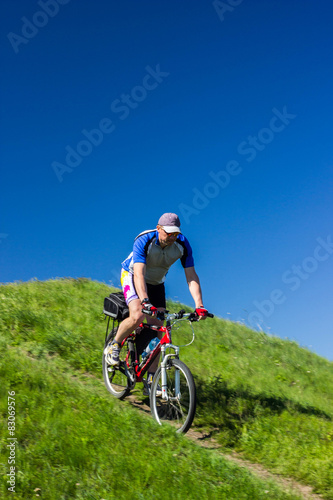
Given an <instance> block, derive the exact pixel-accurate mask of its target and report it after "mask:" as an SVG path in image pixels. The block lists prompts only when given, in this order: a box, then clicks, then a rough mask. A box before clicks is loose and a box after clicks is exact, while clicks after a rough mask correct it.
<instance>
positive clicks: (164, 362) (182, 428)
mask: <svg viewBox="0 0 333 500" xmlns="http://www.w3.org/2000/svg"><path fill="white" fill-rule="evenodd" d="M207 316H208V317H210V318H213V317H214V315H213V314H211V313H208V315H207ZM156 317H157V318H158V319H159V320H161V321H163V322H164V321H165V322H166V325H165V326H155V325H148V324H146V323H141V324H140V326H139V327H138V328H137V329H136V330H135V331H134V332H133V333H131V334H130V335H129V336H128V337H127V338H126V339H124V340H123V342H122V344H121V346H122V349H121V351H120V358H119V359H120V364H119V366H110V365H108V364H107V362H106V361H105V356H104V354H103V378H104V383H105V385H106V388H107V390H108V391H109V392H110V393H111V394H112V395H113V396H115V397H116V398H119V399H124V398H125V397H126V396H127V395H128V394H129V393H130V392H131V391H132V390H133V389H134V387H135V384H136V383H137V382H143V383H144V385H145V387H146V389H147V390H148V384H147V380H146V379H145V378H144V375H145V374H146V373H147V371H148V368H149V367H150V365H151V364H152V362H153V361H154V360H155V359H156V357H157V356H160V355H161V362H160V366H159V367H158V369H157V370H156V373H155V376H154V378H153V382H152V385H151V390H150V396H149V399H150V409H151V412H152V415H153V417H154V419H155V420H156V421H157V422H158V423H159V424H160V425H162V424H164V423H171V424H172V425H173V426H174V427H175V428H176V432H178V433H185V432H187V431H188V430H189V428H190V427H191V425H192V422H193V419H194V415H195V409H196V388H195V383H194V379H193V375H192V373H191V371H190V369H189V368H188V367H187V366H186V365H185V363H183V362H182V361H180V359H179V346H177V345H174V344H173V343H172V340H171V332H172V328H174V326H175V324H176V323H178V322H179V321H184V320H187V321H188V322H189V324H190V326H191V329H192V341H191V342H190V343H189V344H186V345H190V344H192V342H193V341H194V338H195V335H194V329H193V322H195V321H197V320H198V316H197V315H196V313H186V312H185V311H184V310H183V309H182V310H181V311H179V312H178V313H172V314H169V312H168V311H165V313H163V312H162V313H161V312H158V313H157V316H156ZM116 332H117V328H113V329H112V330H111V331H110V333H108V327H107V333H106V339H105V345H104V348H105V347H106V346H108V345H109V344H110V343H111V342H112V340H113V339H114V337H115V335H116ZM158 334H160V335H159V336H162V338H161V339H160V341H159V343H158V344H157V345H156V347H155V348H154V349H153V350H152V351H151V352H150V353H149V355H148V356H147V357H146V358H145V359H143V360H142V359H141V354H142V351H143V349H144V347H145V345H146V344H147V343H149V341H150V340H151V339H152V338H154V337H157V336H158ZM103 352H104V350H103ZM161 392H162V395H160V393H161Z"/></svg>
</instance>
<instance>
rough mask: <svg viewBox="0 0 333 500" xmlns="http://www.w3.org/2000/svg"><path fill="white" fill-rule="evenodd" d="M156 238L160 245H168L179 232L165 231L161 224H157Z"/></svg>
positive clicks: (171, 243)
mask: <svg viewBox="0 0 333 500" xmlns="http://www.w3.org/2000/svg"><path fill="white" fill-rule="evenodd" d="M157 231H158V240H159V242H160V245H161V247H162V248H163V247H169V246H170V245H173V243H174V242H175V241H176V239H177V236H178V234H179V233H167V232H166V231H164V229H163V227H162V226H157Z"/></svg>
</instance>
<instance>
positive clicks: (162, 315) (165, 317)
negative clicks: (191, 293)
mask: <svg viewBox="0 0 333 500" xmlns="http://www.w3.org/2000/svg"><path fill="white" fill-rule="evenodd" d="M142 312H144V313H145V314H147V315H148V316H153V314H154V313H153V312H152V311H148V310H146V309H142ZM206 316H207V317H208V318H214V314H212V313H209V312H207V315H206ZM200 317H201V316H198V315H197V314H196V313H195V312H191V313H187V312H186V311H185V310H184V309H181V310H180V311H179V312H177V313H172V314H169V311H165V312H163V311H157V313H156V318H157V319H159V320H160V321H172V320H177V319H186V318H187V319H188V320H189V321H198V320H199V318H200Z"/></svg>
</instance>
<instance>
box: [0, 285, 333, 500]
mask: <svg viewBox="0 0 333 500" xmlns="http://www.w3.org/2000/svg"><path fill="white" fill-rule="evenodd" d="M109 293H110V288H109V287H108V286H106V285H104V284H101V283H97V282H93V281H90V280H86V279H79V280H72V279H58V280H52V281H48V282H38V281H33V282H29V283H20V284H12V285H3V286H1V287H0V332H1V337H0V356H1V358H2V362H1V368H0V376H1V379H4V378H5V380H6V384H5V385H4V386H3V387H2V394H1V395H2V396H3V395H4V396H5V398H6V391H7V390H15V391H16V392H17V396H16V397H17V419H18V420H17V429H18V434H17V437H18V440H19V444H18V448H17V455H18V464H19V469H20V471H21V472H20V473H19V475H18V476H17V488H16V489H17V491H19V492H20V493H19V494H20V495H21V496H20V497H17V498H32V497H33V496H34V495H35V494H36V493H33V490H34V489H35V488H41V490H42V492H41V497H43V498H50V499H53V498H56V499H62V498H66V499H67V498H78V499H81V498H87V499H88V498H89V499H90V498H91V499H95V498H96V499H101V498H105V499H113V498H120V499H121V498H138V499H140V498H143V499H145V500H146V499H150V498H152V499H153V498H159V499H160V498H161V499H162V498H169V497H170V492H172V496H173V497H174V498H183V497H186V498H191V499H192V498H212V499H214V498H217V499H220V498H222V499H223V498H228V499H233V498H235V499H241V498H249V499H256V498H276V499H279V498H283V499H287V498H296V497H294V496H288V494H287V493H286V492H284V493H281V492H280V490H278V489H277V487H275V486H273V485H272V484H269V485H267V484H265V483H263V482H262V481H260V480H259V479H257V478H253V477H252V476H251V475H249V473H248V472H246V471H245V470H243V469H239V468H238V467H236V466H235V465H230V463H229V462H226V461H225V460H224V459H223V458H222V457H221V456H220V455H219V454H218V453H217V452H214V451H211V450H203V449H201V448H200V447H198V446H196V445H195V444H193V443H189V442H188V440H187V439H186V438H184V437H183V436H175V435H174V433H173V432H172V430H171V429H164V428H160V427H159V426H157V425H156V424H155V423H154V422H153V420H152V419H151V417H148V418H147V417H146V416H145V415H143V414H142V412H137V411H136V410H135V409H133V408H131V407H130V405H128V404H126V402H120V401H118V400H115V399H114V398H112V397H111V396H110V395H109V394H108V393H107V391H106V389H104V386H103V384H102V382H101V380H102V376H101V351H102V345H103V340H104V335H105V327H106V323H105V321H104V319H103V315H102V314H101V311H102V305H103V299H104V296H106V295H108V294H109ZM168 306H169V308H170V309H171V310H175V309H178V308H179V304H171V303H169V305H168ZM195 333H196V339H195V342H194V343H193V344H192V345H191V346H189V347H186V348H182V349H181V359H182V360H183V361H184V362H185V363H186V364H187V365H188V366H189V367H190V369H191V371H192V373H193V374H194V376H195V379H196V385H197V390H198V408H197V414H196V418H195V421H194V426H197V427H199V428H204V429H205V430H207V431H209V432H214V434H215V436H214V437H215V438H216V439H217V440H218V441H219V442H220V444H221V445H222V446H223V448H224V449H226V450H230V449H233V450H236V451H238V452H240V453H241V454H243V456H244V457H246V458H248V459H250V460H252V461H254V462H259V463H262V464H263V465H265V466H266V467H268V468H269V469H270V470H271V471H273V472H276V473H279V474H281V475H285V476H287V477H293V478H295V479H297V480H299V481H301V482H303V483H304V484H309V485H311V486H313V487H314V489H315V491H316V492H318V493H321V494H322V495H323V497H324V498H327V499H332V498H333V487H332V485H333V425H332V417H333V364H332V363H330V362H329V361H327V360H325V359H324V358H321V357H319V356H317V355H315V354H314V353H311V352H310V351H308V350H306V349H302V348H300V347H299V346H298V345H297V344H296V343H295V342H290V341H286V340H281V339H280V338H276V337H271V336H267V335H265V334H262V333H257V332H254V331H252V330H250V329H248V328H246V327H244V326H241V325H237V324H233V323H231V322H229V321H224V320H220V319H214V320H206V321H205V322H200V323H198V324H196V325H195ZM190 339H191V334H190V330H189V329H188V326H185V327H183V326H182V327H181V328H180V329H179V330H177V331H176V332H175V333H174V338H173V340H174V341H176V342H178V341H179V343H180V344H184V343H186V342H185V341H189V340H190ZM83 373H86V374H89V375H91V376H90V377H84V378H82V374H83ZM5 398H3V397H2V398H1V413H2V415H3V416H5V415H6V400H5ZM5 423H6V422H5ZM2 430H3V434H4V436H6V432H8V431H7V429H6V428H5V427H3V428H2ZM115 435H116V439H115V438H114V436H115ZM7 451H8V450H6V448H4V447H2V449H1V463H2V464H4V463H5V462H6V456H7V455H6V454H7ZM139 460H140V461H141V460H142V464H141V465H138V462H139ZM174 471H175V472H174ZM77 483H79V485H77ZM169 485H170V488H171V489H169V490H165V488H166V487H167V486H169ZM2 488H3V491H5V488H6V484H5V482H4V480H3V482H2ZM265 491H269V493H265ZM37 494H38V492H37ZM163 495H164V496H163ZM177 495H179V496H177Z"/></svg>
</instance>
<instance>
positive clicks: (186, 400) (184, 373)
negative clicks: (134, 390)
mask: <svg viewBox="0 0 333 500" xmlns="http://www.w3.org/2000/svg"><path fill="white" fill-rule="evenodd" d="M177 371H178V372H179V376H180V394H179V395H178V396H177V395H176V394H175V374H176V372H177ZM166 373H167V395H168V399H167V400H164V399H162V398H161V397H157V396H156V391H157V388H158V385H160V386H161V387H162V382H161V367H159V368H158V369H157V371H156V373H155V376H154V379H153V383H152V387H151V392H150V409H151V412H152V415H153V417H154V419H155V420H156V421H157V422H158V423H159V424H160V425H162V424H165V423H171V424H172V425H173V426H174V427H176V428H177V433H186V432H187V431H188V430H189V428H190V427H191V425H192V422H193V419H194V415H195V409H196V388H195V383H194V379H193V375H192V373H191V371H190V369H189V368H188V367H187V366H186V365H185V363H183V362H182V361H180V360H179V359H176V358H170V359H169V360H168V363H167V367H166Z"/></svg>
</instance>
